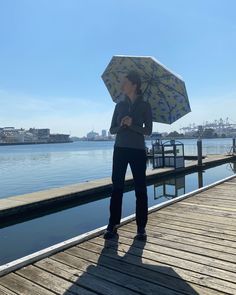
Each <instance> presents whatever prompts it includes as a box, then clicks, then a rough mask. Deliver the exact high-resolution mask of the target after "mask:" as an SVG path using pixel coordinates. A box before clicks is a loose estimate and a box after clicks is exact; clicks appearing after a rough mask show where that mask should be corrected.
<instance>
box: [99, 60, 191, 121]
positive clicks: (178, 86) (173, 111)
mask: <svg viewBox="0 0 236 295" xmlns="http://www.w3.org/2000/svg"><path fill="white" fill-rule="evenodd" d="M130 71H135V72H137V73H138V74H139V75H140V78H141V81H142V86H141V89H142V92H143V99H144V100H145V101H148V102H149V103H150V105H151V107H152V117H153V121H154V122H159V123H166V124H171V123H173V122H175V121H176V120H178V119H179V118H181V117H183V116H184V115H185V114H187V113H189V112H190V111H191V109H190V105H189V101H188V95H187V92H186V88H185V84H184V81H183V80H182V79H181V78H180V77H179V76H177V75H176V74H174V73H173V72H171V71H170V70H168V69H167V68H166V67H165V66H163V65H162V64H160V63H159V62H158V61H157V60H156V59H154V58H153V57H150V56H139V57H136V56H119V55H117V56H113V57H112V59H111V61H110V63H109V64H108V66H107V68H106V69H105V71H104V73H103V74H102V79H103V81H104V83H105V85H106V87H107V89H108V91H109V93H110V95H111V97H112V99H113V101H114V102H116V103H117V102H119V101H121V100H123V99H124V95H123V94H122V92H121V83H122V81H123V79H124V77H125V76H126V75H127V74H128V72H130Z"/></svg>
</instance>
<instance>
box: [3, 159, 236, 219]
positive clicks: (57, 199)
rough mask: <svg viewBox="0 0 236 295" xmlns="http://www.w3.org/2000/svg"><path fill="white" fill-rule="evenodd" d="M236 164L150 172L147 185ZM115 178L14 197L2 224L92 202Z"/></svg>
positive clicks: (5, 203) (7, 200)
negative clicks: (78, 203) (25, 216)
mask: <svg viewBox="0 0 236 295" xmlns="http://www.w3.org/2000/svg"><path fill="white" fill-rule="evenodd" d="M233 161H236V155H211V156H207V157H206V158H205V159H203V167H198V165H197V161H191V162H190V163H188V164H186V165H185V167H183V168H179V169H174V168H160V169H148V170H147V173H146V174H147V181H153V180H155V179H161V178H164V177H171V176H173V177H176V176H177V175H179V174H183V173H192V172H195V171H197V170H198V169H201V168H203V169H206V168H210V167H214V166H217V165H221V164H224V163H227V162H233ZM111 186H112V183H111V177H108V178H103V179H96V180H92V181H88V182H84V183H79V184H73V185H67V186H64V187H60V188H54V189H48V190H44V191H38V192H34V193H29V194H25V195H19V196H13V197H7V198H3V199H0V220H1V219H5V218H9V217H10V218H12V217H13V216H14V217H18V216H22V215H26V214H29V213H32V212H33V211H35V212H38V211H40V212H42V210H47V209H48V208H52V207H53V208H56V207H59V206H61V205H63V204H66V203H67V204H68V202H71V201H78V200H85V199H86V200H87V201H92V199H94V196H95V195H97V194H101V193H102V194H105V193H108V192H110V190H111ZM125 186H126V187H129V186H133V177H132V175H127V176H126V180H125Z"/></svg>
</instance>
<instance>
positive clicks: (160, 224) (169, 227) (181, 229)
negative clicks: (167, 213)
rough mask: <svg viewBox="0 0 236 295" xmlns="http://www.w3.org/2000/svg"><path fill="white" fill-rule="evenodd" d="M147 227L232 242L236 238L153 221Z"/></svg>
mask: <svg viewBox="0 0 236 295" xmlns="http://www.w3.org/2000/svg"><path fill="white" fill-rule="evenodd" d="M149 225H150V226H151V225H153V227H156V228H157V227H162V228H168V229H173V230H177V231H182V232H186V233H192V234H198V235H202V236H207V237H213V238H218V239H224V240H227V241H232V242H236V236H235V235H229V234H225V233H217V232H212V231H211V230H210V229H207V228H206V229H196V228H189V227H187V226H186V227H184V226H181V225H176V224H170V223H168V224H167V223H164V222H163V223H155V222H154V221H151V222H150V223H149Z"/></svg>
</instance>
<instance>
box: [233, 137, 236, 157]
mask: <svg viewBox="0 0 236 295" xmlns="http://www.w3.org/2000/svg"><path fill="white" fill-rule="evenodd" d="M233 153H234V154H235V153H236V138H235V137H233Z"/></svg>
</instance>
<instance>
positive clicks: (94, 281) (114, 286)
mask: <svg viewBox="0 0 236 295" xmlns="http://www.w3.org/2000/svg"><path fill="white" fill-rule="evenodd" d="M145 244H146V242H145V241H138V240H136V239H134V240H133V243H132V245H130V246H127V245H124V244H120V243H119V240H118V238H117V239H113V240H108V241H104V243H103V242H102V240H101V239H100V242H99V243H98V244H96V243H95V244H94V246H93V247H92V249H87V251H92V252H91V253H92V254H91V265H89V266H88V267H87V268H86V270H85V272H84V273H83V274H82V275H81V276H80V277H79V278H78V279H77V280H76V281H75V282H74V284H73V285H72V286H71V287H70V288H69V289H68V290H67V291H66V292H65V293H64V295H65V294H68V291H69V292H73V291H75V289H76V286H80V287H82V288H85V289H87V290H86V291H91V292H97V293H95V294H109V295H125V294H129V295H132V294H145V295H148V294H157V295H159V294H160V295H177V294H191V295H197V294H199V293H197V292H196V291H195V290H194V289H193V288H192V287H191V286H190V285H189V284H188V283H187V282H186V281H185V280H183V279H182V278H181V277H180V276H179V275H178V274H177V273H176V272H175V271H174V269H173V268H172V267H170V266H161V265H158V264H159V263H158V262H156V265H155V264H153V263H155V261H154V260H151V259H146V258H143V250H144V248H145ZM94 249H96V250H94ZM79 250H80V249H79V248H78V251H77V253H78V254H76V253H74V254H75V257H74V259H75V260H76V259H79V260H81V259H83V253H84V250H86V249H85V248H84V249H82V252H81V253H79ZM94 251H96V253H97V254H96V255H97V261H95V260H94V259H93V258H92V257H93V256H94ZM70 254H71V253H70ZM154 255H158V254H157V253H155V254H154ZM86 256H87V254H86ZM88 257H89V253H88V256H87V257H86V259H88ZM80 263H81V262H80ZM75 265H76V264H75ZM75 285H76V286H75ZM81 294H82V293H81Z"/></svg>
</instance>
